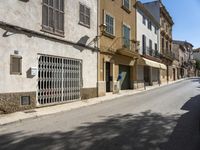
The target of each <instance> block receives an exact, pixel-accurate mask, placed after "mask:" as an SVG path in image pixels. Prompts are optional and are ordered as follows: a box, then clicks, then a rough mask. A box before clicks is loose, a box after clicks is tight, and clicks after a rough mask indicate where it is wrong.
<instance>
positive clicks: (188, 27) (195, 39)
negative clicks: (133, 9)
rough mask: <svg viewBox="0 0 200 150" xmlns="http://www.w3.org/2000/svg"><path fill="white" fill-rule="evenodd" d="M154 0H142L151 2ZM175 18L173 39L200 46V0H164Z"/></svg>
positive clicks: (196, 46)
mask: <svg viewBox="0 0 200 150" xmlns="http://www.w3.org/2000/svg"><path fill="white" fill-rule="evenodd" d="M149 1H152V0H141V2H149ZM162 2H163V4H164V5H165V6H166V8H167V10H168V11H169V13H170V15H171V16H172V18H173V21H174V23H175V24H174V26H173V39H174V40H183V41H185V40H186V41H188V42H190V43H192V44H193V45H194V47H195V48H198V47H200V0H162Z"/></svg>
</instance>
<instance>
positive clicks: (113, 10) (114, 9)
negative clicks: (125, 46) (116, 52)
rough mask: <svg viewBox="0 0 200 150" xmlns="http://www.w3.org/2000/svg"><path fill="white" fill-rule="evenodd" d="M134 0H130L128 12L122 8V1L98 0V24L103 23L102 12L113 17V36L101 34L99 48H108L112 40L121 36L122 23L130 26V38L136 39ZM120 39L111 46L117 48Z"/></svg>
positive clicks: (119, 44)
mask: <svg viewBox="0 0 200 150" xmlns="http://www.w3.org/2000/svg"><path fill="white" fill-rule="evenodd" d="M135 2H136V0H131V4H130V5H131V7H130V13H128V12H126V11H125V10H124V9H123V8H122V1H120V0H118V1H110V0H109V1H108V0H101V1H100V25H101V24H104V13H105V12H106V13H108V14H110V15H111V16H113V17H114V19H115V38H114V39H112V38H109V37H106V36H103V37H102V38H101V40H100V49H101V50H105V49H107V48H109V47H110V46H111V45H112V44H113V41H114V40H117V38H120V37H123V32H122V25H123V24H125V25H128V26H130V28H131V39H132V40H136V9H135V8H134V7H133V6H134V4H135ZM119 42H120V41H118V42H116V44H114V45H113V47H112V48H119V47H120V46H122V43H119Z"/></svg>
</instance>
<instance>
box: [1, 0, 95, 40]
mask: <svg viewBox="0 0 200 150" xmlns="http://www.w3.org/2000/svg"><path fill="white" fill-rule="evenodd" d="M79 2H81V3H82V4H85V5H87V6H88V7H89V8H90V13H91V20H90V22H91V25H90V28H87V27H84V26H82V25H79ZM64 11H65V16H64V20H65V22H64V24H65V26H64V30H65V34H64V36H65V37H64V38H62V37H58V36H56V37H57V38H61V39H65V40H69V41H73V42H78V41H79V40H80V38H81V37H83V36H85V35H87V36H88V37H89V40H88V41H87V43H90V42H91V41H92V40H93V39H94V38H95V37H96V35H97V0H78V1H77V0H65V9H64ZM0 21H3V22H7V23H9V24H13V25H16V26H20V27H23V28H27V29H31V30H34V31H38V32H41V33H43V34H45V35H49V34H48V33H45V32H42V31H41V29H42V26H41V25H42V0H30V1H28V2H22V1H20V0H0Z"/></svg>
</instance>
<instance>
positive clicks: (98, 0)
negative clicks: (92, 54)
mask: <svg viewBox="0 0 200 150" xmlns="http://www.w3.org/2000/svg"><path fill="white" fill-rule="evenodd" d="M99 7H100V0H97V36H96V38H97V47H96V49H97V97H99V69H100V68H99V48H100V46H99V39H98V36H99V18H100V17H99V15H100V12H99V10H100V8H99Z"/></svg>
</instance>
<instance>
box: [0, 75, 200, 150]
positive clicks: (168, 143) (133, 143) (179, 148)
mask: <svg viewBox="0 0 200 150" xmlns="http://www.w3.org/2000/svg"><path fill="white" fill-rule="evenodd" d="M199 119H200V79H198V78H196V79H187V80H185V81H181V82H178V83H176V84H172V85H168V86H165V87H161V88H159V89H154V90H151V91H147V92H144V93H140V94H136V95H133V96H126V97H123V98H119V99H115V100H111V101H107V102H103V103H101V104H96V105H93V106H89V107H84V108H80V109H76V110H71V111H67V112H62V113H58V114H55V115H50V116H45V117H41V118H36V119H29V120H25V121H22V122H18V123H14V124H10V125H6V126H1V127H0V149H1V150H62V149H63V150H199V149H200V130H199Z"/></svg>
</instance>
